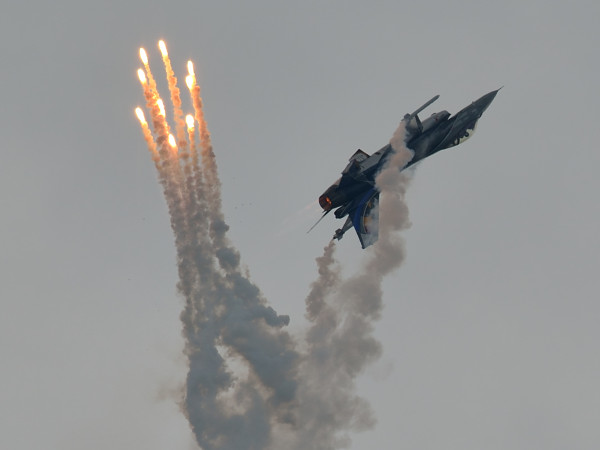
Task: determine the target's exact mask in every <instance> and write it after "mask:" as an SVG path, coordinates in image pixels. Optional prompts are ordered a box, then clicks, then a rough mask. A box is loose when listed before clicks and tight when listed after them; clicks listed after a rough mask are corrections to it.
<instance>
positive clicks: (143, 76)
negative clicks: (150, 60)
mask: <svg viewBox="0 0 600 450" xmlns="http://www.w3.org/2000/svg"><path fill="white" fill-rule="evenodd" d="M138 78H139V79H140V83H142V84H146V82H147V80H146V74H145V73H144V71H143V70H142V69H138Z"/></svg>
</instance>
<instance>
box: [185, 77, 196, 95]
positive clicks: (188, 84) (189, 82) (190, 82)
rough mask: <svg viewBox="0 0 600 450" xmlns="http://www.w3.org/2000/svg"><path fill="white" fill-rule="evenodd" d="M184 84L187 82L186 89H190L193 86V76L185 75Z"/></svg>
mask: <svg viewBox="0 0 600 450" xmlns="http://www.w3.org/2000/svg"><path fill="white" fill-rule="evenodd" d="M185 84H187V87H188V89H189V90H190V91H191V90H192V88H193V87H194V76H193V75H188V76H187V77H185Z"/></svg>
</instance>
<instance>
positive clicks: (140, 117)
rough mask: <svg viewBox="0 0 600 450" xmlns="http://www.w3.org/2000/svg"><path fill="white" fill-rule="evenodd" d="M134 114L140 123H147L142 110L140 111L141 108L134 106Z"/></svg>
mask: <svg viewBox="0 0 600 450" xmlns="http://www.w3.org/2000/svg"><path fill="white" fill-rule="evenodd" d="M135 114H136V116H137V117H138V119H139V121H140V123H141V124H142V125H145V124H146V123H147V122H146V118H145V117H144V111H142V108H140V107H137V108H135Z"/></svg>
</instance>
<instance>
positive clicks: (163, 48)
mask: <svg viewBox="0 0 600 450" xmlns="http://www.w3.org/2000/svg"><path fill="white" fill-rule="evenodd" d="M158 48H159V49H160V53H161V55H162V56H163V58H165V57H167V56H169V53H168V52H167V46H166V45H165V41H162V40H161V41H158Z"/></svg>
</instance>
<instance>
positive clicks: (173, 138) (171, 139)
mask: <svg viewBox="0 0 600 450" xmlns="http://www.w3.org/2000/svg"><path fill="white" fill-rule="evenodd" d="M169 145H170V146H171V147H172V148H173V149H176V148H177V142H175V137H174V136H173V135H172V134H171V133H169Z"/></svg>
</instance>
